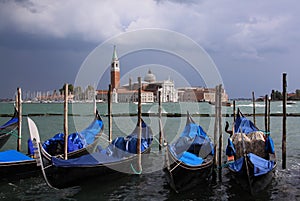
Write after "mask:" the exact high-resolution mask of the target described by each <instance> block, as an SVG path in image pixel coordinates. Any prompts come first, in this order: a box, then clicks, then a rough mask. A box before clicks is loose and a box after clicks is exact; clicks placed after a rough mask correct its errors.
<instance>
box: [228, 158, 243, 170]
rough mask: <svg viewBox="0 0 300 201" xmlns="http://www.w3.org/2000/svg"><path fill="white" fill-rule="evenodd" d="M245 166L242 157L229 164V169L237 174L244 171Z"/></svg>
mask: <svg viewBox="0 0 300 201" xmlns="http://www.w3.org/2000/svg"><path fill="white" fill-rule="evenodd" d="M243 164H244V157H241V158H239V159H237V160H235V161H234V162H233V163H229V168H230V169H232V170H234V171H236V172H240V171H241V170H242V167H243Z"/></svg>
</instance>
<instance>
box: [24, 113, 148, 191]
mask: <svg viewBox="0 0 300 201" xmlns="http://www.w3.org/2000/svg"><path fill="white" fill-rule="evenodd" d="M28 124H29V128H30V134H31V136H32V138H34V144H35V145H36V149H37V150H38V152H37V153H38V158H40V161H41V162H40V165H41V169H42V172H43V175H44V178H45V181H46V183H47V184H48V185H49V186H51V187H54V188H65V187H70V186H74V185H79V184H80V183H81V182H85V181H86V180H88V179H92V178H104V177H107V176H110V175H112V174H117V173H119V174H130V173H131V174H138V173H139V172H138V171H137V168H136V167H137V166H136V164H137V158H138V155H137V140H138V139H137V136H138V132H139V129H140V128H139V127H138V126H137V127H136V128H135V129H134V131H133V132H132V133H131V134H130V135H128V136H125V137H117V138H115V139H114V140H113V141H112V142H111V143H110V144H109V145H108V146H107V147H106V148H104V149H102V147H101V146H100V145H98V146H97V150H96V151H94V152H92V153H87V154H84V155H82V156H80V157H73V158H71V159H67V160H64V159H62V158H61V157H59V156H52V157H51V158H50V160H49V158H48V157H47V152H46V151H45V150H44V148H43V146H42V145H41V143H40V140H39V134H38V130H37V128H36V125H35V123H34V122H33V121H32V120H31V119H29V118H28ZM141 125H142V128H141V137H142V138H141V155H142V156H144V155H145V154H146V153H149V152H150V148H151V144H152V141H153V135H152V131H151V129H150V128H149V127H148V126H147V125H146V124H145V123H144V122H143V121H142V124H141ZM45 165H47V167H46V166H45Z"/></svg>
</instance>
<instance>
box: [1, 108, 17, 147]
mask: <svg viewBox="0 0 300 201" xmlns="http://www.w3.org/2000/svg"><path fill="white" fill-rule="evenodd" d="M18 122H19V118H18V111H17V109H16V108H15V112H14V115H13V117H12V118H11V119H10V120H9V121H7V122H6V123H5V124H3V125H2V126H0V149H1V148H2V147H3V145H4V144H5V143H6V142H7V140H8V139H9V138H10V136H12V135H13V134H15V132H17V128H18Z"/></svg>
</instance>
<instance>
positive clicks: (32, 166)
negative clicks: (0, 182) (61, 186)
mask: <svg viewBox="0 0 300 201" xmlns="http://www.w3.org/2000/svg"><path fill="white" fill-rule="evenodd" d="M40 170H41V169H40V167H38V166H37V165H36V161H35V160H26V161H17V162H5V163H0V176H1V179H9V180H14V179H23V178H27V177H33V176H37V175H38V174H39V173H40Z"/></svg>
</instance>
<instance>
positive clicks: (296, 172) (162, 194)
mask: <svg viewBox="0 0 300 201" xmlns="http://www.w3.org/2000/svg"><path fill="white" fill-rule="evenodd" d="M236 105H237V107H239V108H240V109H241V111H242V112H244V113H252V103H251V102H245V101H243V102H237V104H236ZM69 107H70V108H69V111H70V113H71V114H73V115H71V116H70V117H69V132H74V131H75V130H81V129H83V128H85V127H86V126H87V125H88V124H89V122H91V121H92V119H93V115H92V113H93V104H73V105H70V106H69ZM142 107H143V112H144V113H147V112H150V113H155V112H156V111H157V104H145V105H143V106H142ZM97 108H98V110H99V111H100V114H102V115H103V116H104V115H106V114H107V105H106V104H97ZM163 110H164V111H165V112H167V113H186V111H189V112H190V113H192V114H213V113H214V107H213V106H211V105H209V104H207V103H180V104H179V103H168V104H163ZM136 111H137V105H135V104H114V105H113V113H115V114H120V113H122V114H126V113H135V112H136ZM222 112H223V113H226V114H231V113H232V108H230V107H229V108H228V107H224V108H223V111H222ZM281 112H282V104H281V102H272V103H271V113H281ZM287 112H288V113H300V102H297V104H295V105H288V107H287ZM12 113H13V109H12V104H11V103H0V114H12ZM62 113H63V104H53V103H52V104H23V115H25V116H26V115H29V116H31V118H32V119H33V120H34V121H35V122H36V124H37V126H38V129H39V131H40V135H41V138H42V139H47V138H49V137H52V136H53V135H54V134H56V133H58V132H62V131H63V116H62ZM256 113H261V114H263V113H264V104H263V103H256ZM194 116H195V117H194V120H195V121H196V122H198V123H200V125H201V126H202V127H203V128H204V130H206V131H207V133H208V134H209V135H210V136H213V123H214V118H213V117H203V116H201V117H199V116H197V115H194ZM249 118H252V117H249ZM8 119H9V117H0V124H2V123H4V122H6V121H7V120H8ZM136 119H137V118H136V116H133V117H129V116H119V117H114V118H113V121H114V123H113V131H114V132H113V133H114V134H113V135H114V137H116V136H119V135H124V134H126V133H127V134H128V133H130V132H131V131H132V130H133V129H134V127H135V124H136ZM103 120H104V123H105V125H107V118H106V117H103ZM144 120H145V121H146V123H147V124H149V125H150V126H151V127H152V129H153V133H154V134H155V135H156V137H157V136H158V119H157V117H156V116H151V115H150V116H149V117H144ZM225 121H229V122H232V118H231V117H223V119H222V122H223V125H224V122H225ZM256 122H257V126H258V127H259V128H261V129H263V128H264V117H263V116H258V117H256ZM163 125H164V132H165V135H166V138H167V141H169V142H170V141H172V140H173V139H174V138H175V136H176V135H178V134H179V133H180V132H181V131H182V129H183V127H184V125H185V117H170V118H167V117H163ZM270 125H271V135H272V137H273V140H274V143H275V148H276V155H277V159H278V166H277V171H276V175H275V177H274V178H273V180H272V182H271V184H270V185H269V186H268V187H267V188H266V189H265V190H264V191H262V192H261V193H259V195H255V196H250V195H249V193H248V192H246V191H243V190H242V189H241V188H240V187H239V186H238V185H236V184H235V183H234V182H232V181H230V179H229V176H228V175H227V170H226V169H223V180H222V182H218V183H217V184H210V185H206V186H201V187H199V188H197V189H195V190H192V191H189V192H186V193H181V194H177V193H175V192H173V191H172V190H171V189H170V188H169V186H168V184H167V181H166V178H165V176H164V174H163V172H162V171H161V170H160V167H161V164H162V161H161V159H160V158H159V157H157V158H158V159H157V160H153V163H156V165H154V166H153V167H152V168H154V170H156V171H154V172H152V171H149V172H150V173H147V174H142V175H129V176H124V177H121V178H111V180H110V181H108V180H105V181H103V180H102V179H101V178H98V179H95V180H92V181H86V182H85V183H84V184H82V185H81V186H79V187H74V188H68V189H63V190H53V189H50V188H49V187H48V186H47V185H46V184H45V182H44V180H43V178H42V177H41V176H37V177H34V178H28V179H22V180H19V181H9V180H4V181H3V180H1V181H0V200H289V201H292V200H300V146H299V144H300V140H299V131H298V130H299V125H300V117H288V118H287V169H285V170H283V169H282V168H281V139H282V136H281V135H282V117H278V116H272V117H271V123H270ZM105 132H106V133H107V127H105ZM22 133H23V134H22V135H23V138H22V142H23V150H26V144H25V142H26V140H27V136H28V127H27V122H26V118H23V124H22ZM224 135H225V136H224V138H223V139H224V140H223V141H224V146H223V147H225V146H226V145H225V142H226V139H227V136H226V134H224ZM15 141H16V139H15V138H14V137H12V138H11V139H10V140H9V142H8V143H7V144H6V145H5V146H4V147H3V148H2V149H1V150H5V149H14V148H15V147H16V142H15ZM157 147H158V145H157V143H155V145H154V147H153V151H154V152H157V149H158V148H157ZM154 157H155V156H154ZM145 169H146V168H145Z"/></svg>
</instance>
